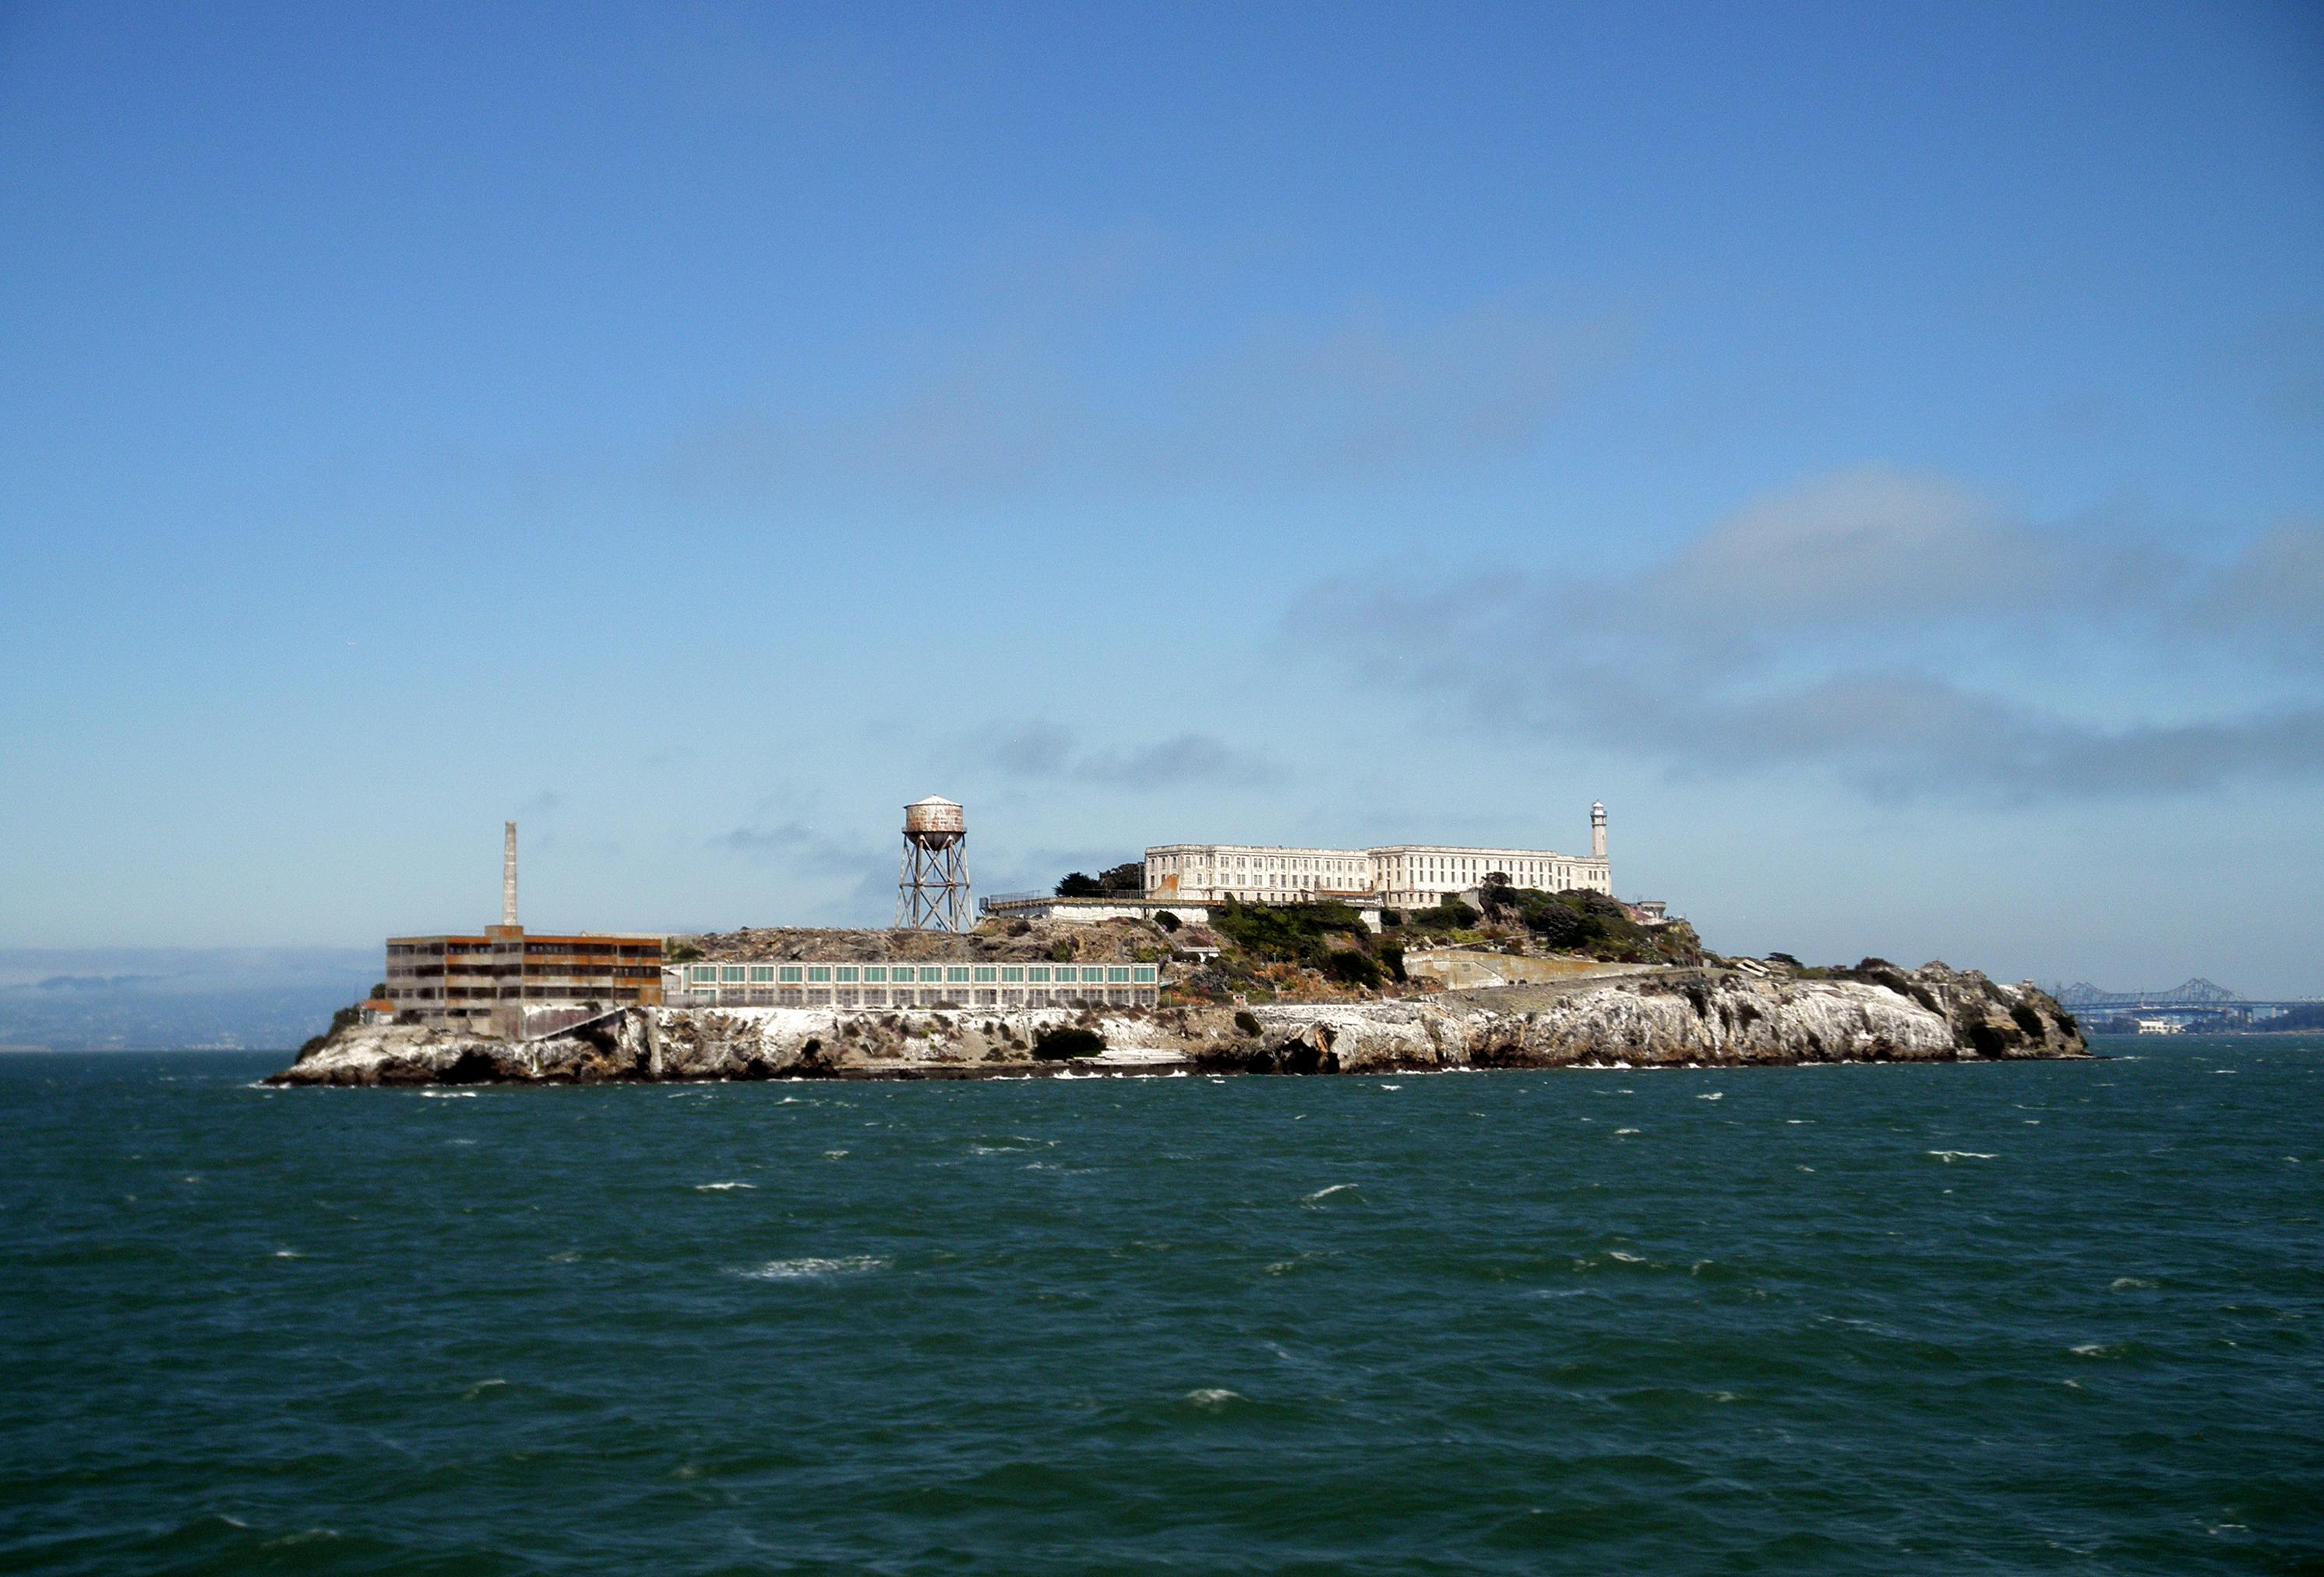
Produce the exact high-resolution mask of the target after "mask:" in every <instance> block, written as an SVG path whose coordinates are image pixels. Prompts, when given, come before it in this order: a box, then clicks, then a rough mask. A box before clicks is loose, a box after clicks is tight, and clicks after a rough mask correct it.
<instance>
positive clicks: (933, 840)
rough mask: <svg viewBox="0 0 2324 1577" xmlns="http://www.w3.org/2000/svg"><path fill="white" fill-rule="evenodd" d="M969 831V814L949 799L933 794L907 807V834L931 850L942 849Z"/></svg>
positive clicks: (905, 814) (905, 819)
mask: <svg viewBox="0 0 2324 1577" xmlns="http://www.w3.org/2000/svg"><path fill="white" fill-rule="evenodd" d="M967 831H968V813H967V812H966V811H964V810H963V809H961V807H959V806H957V805H954V803H953V802H952V801H951V800H949V799H944V798H938V797H937V796H936V795H934V794H931V795H929V796H928V797H927V798H926V799H916V800H914V801H913V802H912V803H911V804H909V805H907V806H906V807H904V835H905V836H906V837H907V838H909V839H910V840H911V841H912V842H914V843H916V844H922V845H924V846H925V847H927V848H931V849H941V848H944V847H945V846H946V845H947V844H951V843H952V842H953V841H954V840H955V839H957V838H959V837H961V836H963V835H965V834H966V833H967Z"/></svg>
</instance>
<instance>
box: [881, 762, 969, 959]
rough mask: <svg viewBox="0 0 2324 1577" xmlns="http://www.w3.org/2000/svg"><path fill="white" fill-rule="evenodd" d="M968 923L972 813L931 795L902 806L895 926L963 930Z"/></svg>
mask: <svg viewBox="0 0 2324 1577" xmlns="http://www.w3.org/2000/svg"><path fill="white" fill-rule="evenodd" d="M968 925H969V913H968V814H967V812H965V811H964V810H962V809H961V807H959V806H957V805H954V803H953V802H952V801H951V800H949V799H940V798H937V797H936V796H935V795H933V794H931V795H929V796H928V797H927V798H926V799H918V800H915V801H913V802H912V803H911V804H909V805H907V806H906V807H904V867H903V870H902V871H901V872H899V874H898V876H897V878H896V927H897V929H899V930H905V931H965V930H967V929H968Z"/></svg>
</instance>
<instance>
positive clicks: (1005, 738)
mask: <svg viewBox="0 0 2324 1577" xmlns="http://www.w3.org/2000/svg"><path fill="white" fill-rule="evenodd" d="M969 743H970V745H971V748H973V749H977V750H979V751H981V752H982V755H983V757H984V759H985V761H987V762H988V763H989V764H990V765H991V766H992V767H993V768H994V769H996V770H999V771H1001V773H1003V774H1004V775H1006V776H1008V777H1011V778H1017V779H1025V780H1028V781H1033V782H1078V783H1089V784H1096V785H1101V786H1104V787H1109V788H1182V787H1185V786H1186V785H1188V784H1194V783H1216V784H1252V783H1263V782H1267V781H1268V780H1270V779H1273V778H1275V777H1276V776H1277V768H1276V767H1275V765H1274V763H1272V762H1271V761H1268V759H1267V758H1266V757H1265V756H1263V755H1260V754H1259V753H1258V752H1251V751H1245V750H1241V749H1238V748H1237V747H1235V746H1233V745H1231V744H1229V743H1228V742H1226V741H1224V740H1222V739H1220V738H1218V737H1217V736H1216V735H1214V734H1208V733H1179V734H1174V735H1172V736H1171V737H1169V738H1167V739H1162V740H1157V741H1155V742H1152V743H1148V744H1140V745H1127V746H1123V745H1091V744H1087V743H1085V742H1084V741H1083V739H1082V737H1081V736H1080V735H1079V734H1078V733H1075V732H1074V730H1072V729H1070V728H1067V727H1065V726H1064V725H1063V724H1055V723H1025V724H1013V725H1009V726H1004V727H1000V728H996V729H993V730H991V731H989V732H987V733H982V734H981V735H978V736H975V737H974V738H973V740H972V741H970V742H969Z"/></svg>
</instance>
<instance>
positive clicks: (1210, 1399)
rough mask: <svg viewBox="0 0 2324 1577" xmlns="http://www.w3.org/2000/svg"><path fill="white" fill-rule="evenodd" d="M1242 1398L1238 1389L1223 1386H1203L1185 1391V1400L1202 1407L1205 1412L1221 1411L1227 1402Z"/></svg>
mask: <svg viewBox="0 0 2324 1577" xmlns="http://www.w3.org/2000/svg"><path fill="white" fill-rule="evenodd" d="M1244 1399H1245V1398H1244V1397H1243V1394H1242V1393H1241V1392H1240V1391H1231V1390H1228V1389H1226V1388H1224V1387H1223V1386H1204V1387H1203V1388H1200V1389H1199V1390H1192V1391H1188V1392H1187V1393H1186V1400H1187V1401H1188V1402H1190V1403H1192V1404H1193V1405H1194V1406H1197V1407H1200V1408H1202V1409H1203V1411H1204V1412H1205V1413H1219V1412H1223V1411H1225V1410H1226V1405H1227V1404H1228V1403H1229V1402H1240V1401H1242V1400H1244Z"/></svg>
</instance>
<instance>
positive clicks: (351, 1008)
mask: <svg viewBox="0 0 2324 1577" xmlns="http://www.w3.org/2000/svg"><path fill="white" fill-rule="evenodd" d="M385 990H386V988H385V987H382V988H381V989H380V991H374V992H373V993H372V994H373V995H374V996H380V995H383V994H385ZM362 1017H363V1004H362V1003H360V1002H354V1003H350V1004H349V1005H348V1006H346V1007H344V1008H341V1009H340V1010H338V1011H337V1012H336V1013H334V1014H332V1015H331V1027H330V1028H328V1029H326V1030H324V1031H323V1032H322V1033H321V1034H320V1035H317V1036H313V1037H309V1040H308V1041H307V1043H306V1044H305V1045H303V1046H301V1047H300V1048H299V1055H298V1056H294V1057H292V1058H291V1061H292V1062H304V1061H305V1060H306V1059H307V1058H308V1057H309V1056H313V1055H314V1054H315V1053H316V1052H318V1051H320V1050H322V1049H323V1046H324V1043H325V1042H327V1041H328V1040H329V1039H330V1038H331V1037H332V1036H334V1035H337V1033H338V1032H339V1031H340V1030H342V1029H351V1028H354V1027H355V1020H356V1019H360V1018H362Z"/></svg>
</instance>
